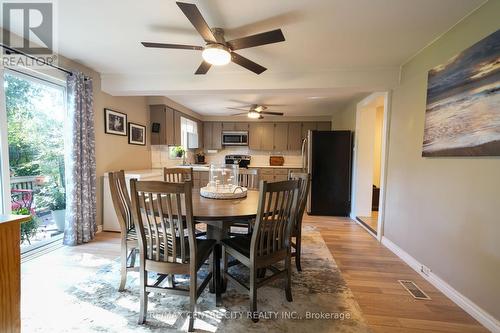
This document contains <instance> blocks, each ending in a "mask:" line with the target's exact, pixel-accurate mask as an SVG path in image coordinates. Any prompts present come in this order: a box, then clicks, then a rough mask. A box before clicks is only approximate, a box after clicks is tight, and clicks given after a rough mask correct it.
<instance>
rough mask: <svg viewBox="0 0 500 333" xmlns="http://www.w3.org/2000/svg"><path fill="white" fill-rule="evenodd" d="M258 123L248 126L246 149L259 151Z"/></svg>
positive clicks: (259, 127)
mask: <svg viewBox="0 0 500 333" xmlns="http://www.w3.org/2000/svg"><path fill="white" fill-rule="evenodd" d="M260 132H261V126H260V123H257V122H255V123H250V124H249V126H248V148H250V149H252V150H260Z"/></svg>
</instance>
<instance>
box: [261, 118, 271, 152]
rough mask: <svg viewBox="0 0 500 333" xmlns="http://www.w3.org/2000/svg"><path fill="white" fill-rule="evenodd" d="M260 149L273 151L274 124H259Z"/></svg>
mask: <svg viewBox="0 0 500 333" xmlns="http://www.w3.org/2000/svg"><path fill="white" fill-rule="evenodd" d="M260 149H261V150H274V124H273V123H261V133H260Z"/></svg>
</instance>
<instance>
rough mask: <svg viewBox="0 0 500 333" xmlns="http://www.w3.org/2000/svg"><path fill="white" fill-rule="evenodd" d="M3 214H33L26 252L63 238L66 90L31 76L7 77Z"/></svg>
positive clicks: (24, 240)
mask: <svg viewBox="0 0 500 333" xmlns="http://www.w3.org/2000/svg"><path fill="white" fill-rule="evenodd" d="M2 79H3V94H4V103H5V104H4V105H5V106H4V107H5V116H4V117H2V119H0V121H1V122H2V124H1V125H2V126H1V127H2V129H5V130H6V132H7V133H6V134H7V135H3V136H2V140H0V141H1V143H2V156H1V157H2V174H3V175H2V180H3V181H2V187H3V191H2V193H3V196H4V197H5V198H3V204H4V207H3V210H4V211H6V212H11V213H12V214H22V215H31V220H30V221H28V222H26V223H23V224H22V225H21V244H20V246H21V252H22V253H26V252H29V251H32V250H35V249H37V248H39V247H41V246H43V245H46V244H49V243H51V242H54V241H59V240H61V239H62V235H63V232H64V227H65V209H66V200H65V175H64V119H65V116H66V103H65V101H66V96H65V94H66V90H65V87H63V86H61V85H57V84H54V83H51V82H48V81H46V80H43V79H38V78H36V77H33V76H31V75H27V74H23V73H19V72H17V71H13V70H8V71H5V72H4V73H3V77H2Z"/></svg>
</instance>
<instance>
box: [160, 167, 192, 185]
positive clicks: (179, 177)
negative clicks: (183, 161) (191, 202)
mask: <svg viewBox="0 0 500 333" xmlns="http://www.w3.org/2000/svg"><path fill="white" fill-rule="evenodd" d="M163 180H164V181H166V182H169V183H184V182H188V181H190V182H193V181H194V176H193V168H164V169H163Z"/></svg>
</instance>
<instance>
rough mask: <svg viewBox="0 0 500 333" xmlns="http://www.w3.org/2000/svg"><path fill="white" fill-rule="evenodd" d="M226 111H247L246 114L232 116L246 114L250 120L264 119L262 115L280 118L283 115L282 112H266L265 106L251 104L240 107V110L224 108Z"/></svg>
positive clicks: (238, 114)
mask: <svg viewBox="0 0 500 333" xmlns="http://www.w3.org/2000/svg"><path fill="white" fill-rule="evenodd" d="M247 108H248V110H247ZM226 109H229V110H238V111H243V110H247V111H246V112H243V113H237V114H233V116H241V115H244V114H246V115H247V116H248V118H252V119H264V117H263V116H262V115H264V114H268V115H271V116H282V115H283V112H271V111H266V110H267V106H265V105H259V104H252V105H247V106H242V107H240V108H226Z"/></svg>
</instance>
